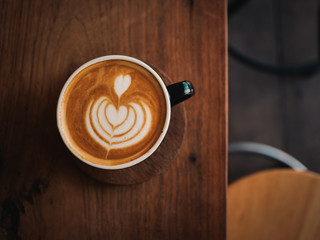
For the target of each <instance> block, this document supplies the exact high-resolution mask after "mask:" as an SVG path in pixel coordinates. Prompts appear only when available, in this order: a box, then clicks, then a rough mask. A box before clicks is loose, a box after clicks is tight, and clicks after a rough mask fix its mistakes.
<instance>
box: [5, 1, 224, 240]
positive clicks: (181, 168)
mask: <svg viewBox="0 0 320 240" xmlns="http://www.w3.org/2000/svg"><path fill="white" fill-rule="evenodd" d="M0 4H1V8H0V9H1V10H0V11H1V14H0V26H1V30H0V31H1V34H0V56H1V64H0V73H1V74H0V76H1V78H0V92H1V94H0V121H1V122H0V124H1V128H0V136H1V137H0V160H1V164H0V214H1V219H0V239H225V236H226V233H225V232H226V216H225V214H226V202H225V201H226V163H227V156H226V152H227V130H226V129H227V74H226V71H227V64H226V62H227V56H226V34H227V28H226V24H227V23H226V1H205V0H202V1H186V0H179V1H146V0H138V1H125V0H119V1H98V0H93V1H83V0H79V1H73V0H71V1H70V0H69V1H66V0H61V1H53V0H48V1H40V0H39V1H30V0H27V1H18V0H14V1H1V3H0ZM109 54H123V55H129V56H132V57H136V58H139V59H141V60H143V61H147V62H148V63H151V64H152V65H154V66H157V67H159V68H160V69H162V70H163V71H164V72H165V73H166V74H167V75H168V76H169V77H170V78H171V79H172V80H173V81H174V82H178V81H182V80H186V79H188V80H191V81H192V82H193V84H194V86H195V89H196V95H195V96H194V97H193V98H191V99H190V100H187V101H186V102H185V108H186V120H187V132H186V135H185V137H184V141H183V143H182V146H181V148H180V151H179V154H178V156H177V158H176V159H175V160H174V161H173V162H172V164H171V165H170V166H169V168H167V169H166V170H164V171H163V172H162V174H160V175H158V176H156V177H154V178H152V179H151V180H149V181H146V182H144V183H141V184H136V185H130V186H114V185H108V184H104V183H101V182H99V181H96V180H94V179H92V178H90V177H88V176H87V175H85V174H83V173H82V172H81V171H79V169H78V168H77V167H75V165H74V164H73V162H72V159H73V156H72V155H71V153H69V151H68V150H67V148H66V147H65V146H64V144H63V142H62V140H61V139H60V136H59V134H58V130H57V127H56V117H55V110H56V104H57V99H58V96H59V93H60V90H61V88H62V86H63V85H64V83H65V81H66V79H67V78H68V76H69V75H70V74H71V73H72V72H73V71H74V70H75V69H76V68H77V67H79V66H80V65H81V64H82V63H84V62H86V61H88V60H91V59H93V58H95V57H99V56H102V55H109Z"/></svg>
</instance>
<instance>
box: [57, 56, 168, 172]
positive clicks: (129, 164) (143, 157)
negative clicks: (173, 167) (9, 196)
mask: <svg viewBox="0 0 320 240" xmlns="http://www.w3.org/2000/svg"><path fill="white" fill-rule="evenodd" d="M108 60H124V61H128V62H132V63H135V64H138V65H140V66H142V67H143V68H145V69H146V70H147V71H149V72H150V73H151V74H152V75H153V76H154V77H155V78H156V79H157V81H158V83H159V84H160V86H161V88H162V92H163V94H164V96H165V101H166V119H165V123H164V126H163V128H162V131H161V134H160V136H159V138H158V139H157V141H156V142H155V144H154V145H153V146H152V147H151V148H150V149H149V150H148V151H147V152H146V153H144V154H143V155H141V156H140V157H138V158H136V159H134V160H132V161H129V162H127V163H123V164H119V165H112V166H108V165H100V164H96V163H93V162H90V161H89V160H86V159H85V158H83V157H81V156H80V155H79V154H78V153H77V152H76V151H75V150H74V149H73V148H72V147H71V146H70V145H69V143H68V141H67V139H66V138H67V137H66V136H65V135H64V133H63V130H62V123H61V121H62V120H61V105H62V102H63V99H64V94H65V91H66V89H67V87H68V86H69V84H70V83H71V82H72V80H73V79H74V77H75V76H76V75H77V74H78V73H80V72H81V71H82V70H83V69H85V68H87V67H89V66H91V65H93V64H95V63H98V62H103V61H108ZM56 117H57V126H58V130H59V133H60V136H61V138H62V140H63V142H64V144H65V145H66V146H67V148H68V149H69V150H70V151H71V152H72V153H73V155H74V156H76V157H77V158H78V159H79V160H81V161H82V162H84V163H86V164H88V165H90V166H92V167H95V168H99V169H106V170H117V169H125V168H129V167H132V166H134V165H136V164H138V163H140V162H142V161H144V160H146V159H147V158H148V157H150V156H151V155H152V154H153V153H154V152H155V151H156V150H157V149H158V147H159V146H160V144H161V142H162V141H163V139H164V137H165V135H166V133H167V131H168V128H169V123H170V118H171V104H170V96H169V93H168V90H167V87H166V85H165V84H164V81H163V80H162V78H161V77H160V76H159V74H158V73H157V72H156V71H155V70H154V69H153V68H152V67H150V66H149V65H148V64H147V63H145V62H143V61H141V60H139V59H137V58H134V57H129V56H125V55H106V56H101V57H98V58H94V59H92V60H90V61H88V62H86V63H84V64H82V65H81V66H80V67H78V68H77V69H76V70H75V71H74V72H73V73H72V74H71V75H70V77H69V78H68V79H67V81H66V82H65V84H64V86H63V88H62V90H61V92H60V95H59V99H58V104H57V112H56Z"/></svg>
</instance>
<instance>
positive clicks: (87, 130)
mask: <svg viewBox="0 0 320 240" xmlns="http://www.w3.org/2000/svg"><path fill="white" fill-rule="evenodd" d="M70 79H71V80H70V81H69V82H67V84H66V86H65V90H64V93H63V96H62V97H61V99H62V100H61V101H60V107H59V109H60V110H59V111H60V112H59V114H58V118H59V121H60V125H61V131H60V132H61V135H62V137H63V139H64V141H65V142H66V144H67V146H68V147H69V148H70V150H71V151H72V152H73V153H74V154H75V155H76V156H77V157H79V158H80V159H85V161H86V162H87V163H88V162H89V163H93V164H98V165H103V166H108V168H109V167H110V168H113V166H115V168H114V169H116V166H117V165H122V164H124V163H128V162H131V161H137V162H138V161H139V159H143V158H145V157H146V156H149V155H150V154H151V153H150V152H152V151H154V149H155V148H156V147H157V146H158V145H159V144H160V142H161V140H162V138H161V137H162V136H163V132H164V129H167V126H168V124H169V119H170V115H169V114H170V113H168V112H167V111H168V106H169V104H170V103H169V100H168V98H167V97H166V96H165V94H164V90H166V89H165V86H164V85H163V86H162V85H161V84H160V83H159V81H158V80H157V79H156V77H155V76H154V75H153V74H152V73H151V72H150V71H148V70H147V69H146V68H144V67H142V66H141V65H139V64H136V63H133V62H130V61H124V60H105V61H100V62H96V63H94V64H91V65H88V66H86V67H84V68H83V69H81V70H79V71H76V72H75V73H74V74H73V75H72V77H70Z"/></svg>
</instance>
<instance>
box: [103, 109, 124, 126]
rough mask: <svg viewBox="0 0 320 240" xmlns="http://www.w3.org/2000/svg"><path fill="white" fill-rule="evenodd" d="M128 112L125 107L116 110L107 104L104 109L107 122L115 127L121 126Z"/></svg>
mask: <svg viewBox="0 0 320 240" xmlns="http://www.w3.org/2000/svg"><path fill="white" fill-rule="evenodd" d="M127 114H128V110H127V108H126V107H125V106H120V107H119V109H118V110H117V109H116V107H115V106H114V105H113V104H109V105H108V106H107V109H106V116H107V119H108V120H109V122H110V123H111V124H112V125H113V126H114V127H115V126H117V125H119V124H121V123H122V122H123V121H124V120H125V119H126V117H127Z"/></svg>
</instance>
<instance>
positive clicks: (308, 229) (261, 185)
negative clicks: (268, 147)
mask: <svg viewBox="0 0 320 240" xmlns="http://www.w3.org/2000/svg"><path fill="white" fill-rule="evenodd" d="M319 202H320V176H319V175H318V174H315V173H312V172H296V171H293V170H268V171H263V172H260V173H256V174H253V175H250V176H248V177H245V178H243V179H241V180H239V181H236V182H235V183H233V184H231V185H230V186H229V189H228V239H230V240H232V239H248V240H251V239H262V240H264V239H275V240H280V239H281V240H282V239H283V240H286V239H292V240H295V239H297V240H304V239H310V240H316V239H319V235H320V220H319V214H320V205H319Z"/></svg>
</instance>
